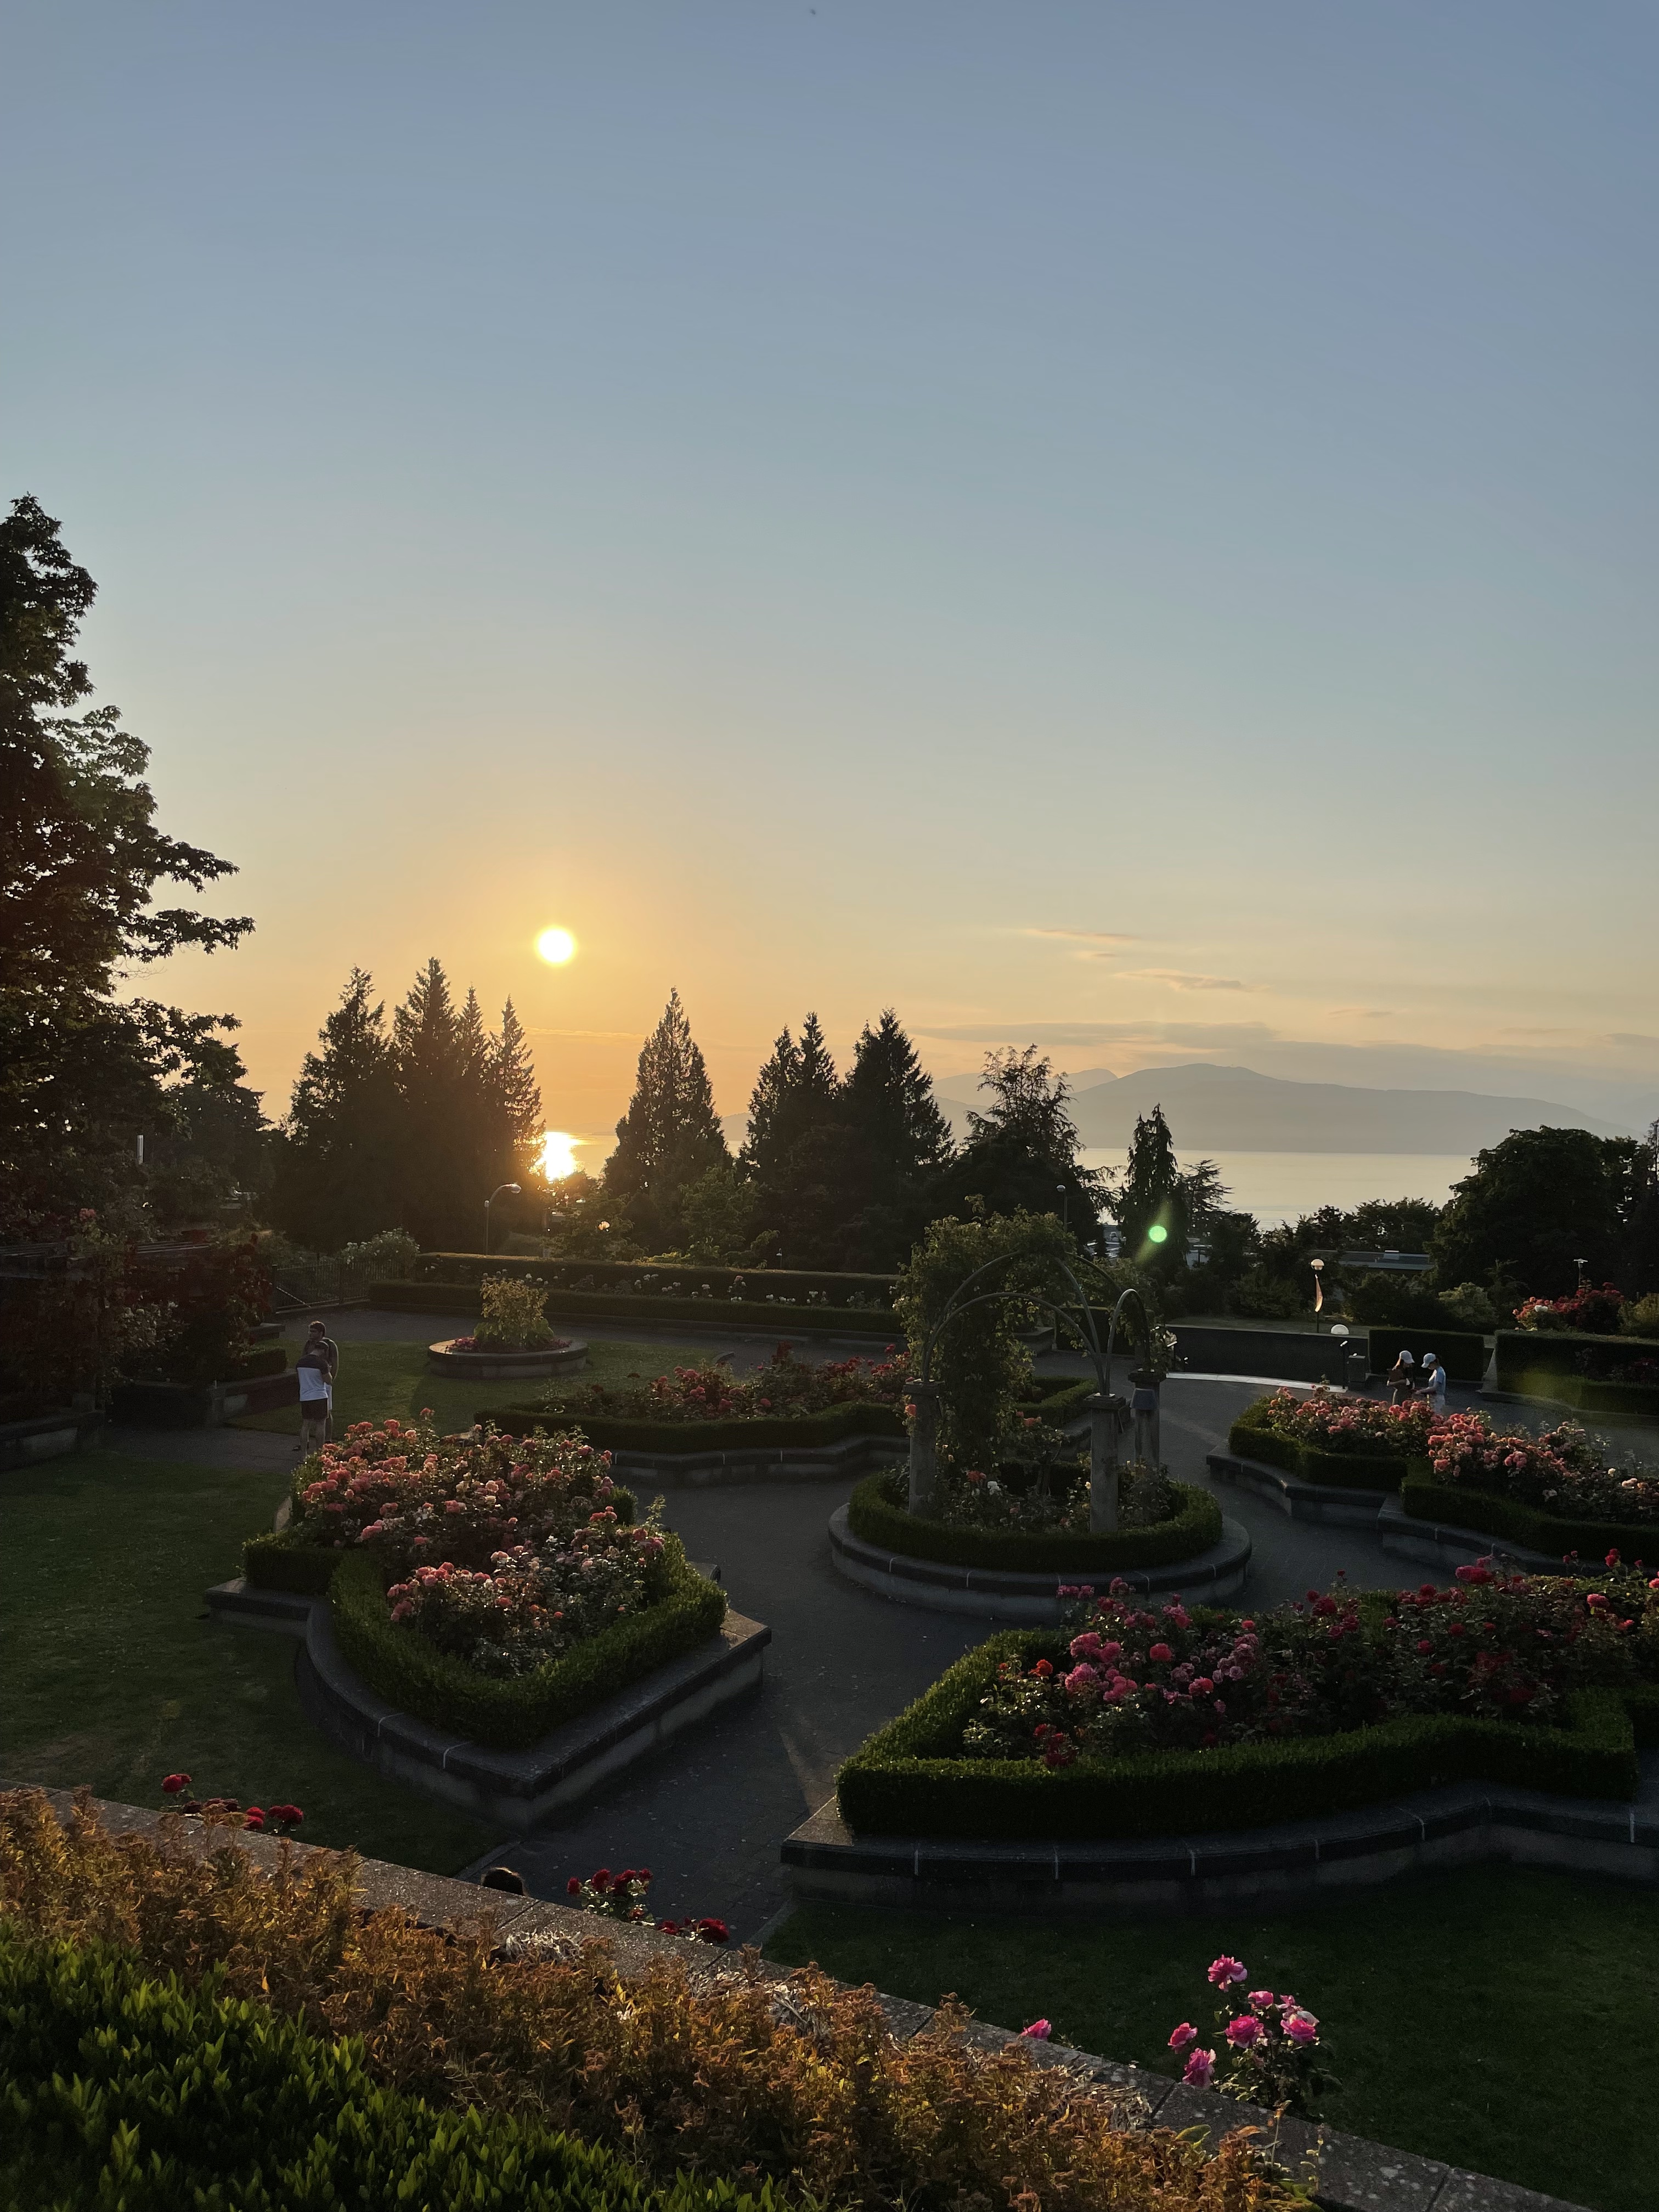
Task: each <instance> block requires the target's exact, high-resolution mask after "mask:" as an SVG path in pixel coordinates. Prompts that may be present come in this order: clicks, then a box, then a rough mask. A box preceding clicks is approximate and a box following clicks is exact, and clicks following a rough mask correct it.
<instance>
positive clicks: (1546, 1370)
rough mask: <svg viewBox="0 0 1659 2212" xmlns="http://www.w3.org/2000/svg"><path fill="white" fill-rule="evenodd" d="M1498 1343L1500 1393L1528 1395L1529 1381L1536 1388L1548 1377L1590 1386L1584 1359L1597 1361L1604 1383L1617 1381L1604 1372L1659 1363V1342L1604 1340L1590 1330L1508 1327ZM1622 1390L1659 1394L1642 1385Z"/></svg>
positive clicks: (1621, 1338)
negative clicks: (1582, 1364) (1642, 1361)
mask: <svg viewBox="0 0 1659 2212" xmlns="http://www.w3.org/2000/svg"><path fill="white" fill-rule="evenodd" d="M1494 1341H1495V1343H1496V1346H1497V1381H1498V1389H1500V1390H1514V1391H1517V1392H1522V1393H1523V1394H1524V1393H1525V1391H1526V1389H1527V1385H1528V1383H1532V1384H1533V1385H1534V1387H1535V1386H1537V1385H1538V1383H1540V1381H1541V1377H1543V1376H1553V1377H1555V1378H1557V1379H1558V1380H1561V1381H1565V1380H1566V1379H1567V1378H1568V1377H1569V1376H1576V1377H1577V1379H1578V1380H1579V1381H1581V1382H1582V1381H1587V1380H1588V1379H1589V1377H1588V1376H1585V1375H1584V1374H1583V1372H1582V1370H1580V1368H1579V1365H1578V1362H1579V1361H1580V1360H1581V1359H1594V1360H1595V1361H1596V1362H1597V1363H1598V1364H1600V1365H1601V1368H1602V1369H1603V1370H1604V1371H1603V1374H1602V1375H1601V1377H1599V1378H1598V1379H1599V1380H1600V1381H1601V1382H1603V1383H1613V1379H1614V1378H1613V1376H1612V1375H1610V1374H1608V1373H1607V1372H1606V1371H1605V1370H1608V1369H1612V1368H1619V1367H1628V1366H1632V1365H1634V1364H1635V1363H1636V1362H1637V1361H1638V1360H1640V1359H1659V1339H1656V1338H1654V1337H1644V1336H1599V1335H1596V1334H1594V1333H1593V1332H1591V1331H1589V1330H1587V1329H1565V1328H1506V1329H1501V1330H1500V1331H1499V1332H1498V1336H1497V1338H1496V1339H1495V1340H1494ZM1619 1387H1628V1388H1630V1389H1638V1390H1647V1389H1656V1390H1659V1386H1656V1385H1652V1384H1649V1383H1632V1384H1630V1385H1628V1386H1619Z"/></svg>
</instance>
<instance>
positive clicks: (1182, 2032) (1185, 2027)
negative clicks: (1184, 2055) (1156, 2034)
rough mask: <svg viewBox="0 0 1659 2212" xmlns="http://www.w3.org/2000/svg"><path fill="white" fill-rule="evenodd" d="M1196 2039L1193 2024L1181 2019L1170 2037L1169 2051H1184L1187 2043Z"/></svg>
mask: <svg viewBox="0 0 1659 2212" xmlns="http://www.w3.org/2000/svg"><path fill="white" fill-rule="evenodd" d="M1197 2041H1198V2030H1197V2029H1196V2028H1195V2027H1194V2026H1193V2024H1192V2022H1191V2021H1189V2020H1183V2021H1182V2023H1181V2025H1180V2027H1178V2028H1176V2032H1175V2033H1174V2034H1173V2035H1172V2036H1171V2037H1170V2050H1171V2051H1184V2050H1185V2049H1186V2048H1187V2045H1188V2044H1189V2043H1196V2042H1197Z"/></svg>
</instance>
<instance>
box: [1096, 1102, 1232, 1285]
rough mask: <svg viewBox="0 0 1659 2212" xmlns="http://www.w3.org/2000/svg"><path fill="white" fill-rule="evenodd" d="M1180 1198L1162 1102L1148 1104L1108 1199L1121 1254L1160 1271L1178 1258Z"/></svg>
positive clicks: (1183, 1216) (1183, 1195)
mask: <svg viewBox="0 0 1659 2212" xmlns="http://www.w3.org/2000/svg"><path fill="white" fill-rule="evenodd" d="M1205 1164H1206V1166H1212V1163H1209V1162H1206V1163H1205ZM1224 1195H1225V1194H1224ZM1186 1201H1187V1192H1186V1190H1185V1188H1184V1187H1183V1184H1182V1174H1181V1164H1180V1162H1179V1161H1178V1160H1177V1159H1176V1149H1175V1139H1174V1138H1173V1137H1172V1136H1171V1135H1170V1125H1169V1123H1168V1122H1167V1121H1165V1120H1164V1109H1163V1107H1162V1106H1154V1107H1153V1108H1152V1112H1151V1113H1150V1114H1140V1115H1137V1116H1136V1117H1135V1133H1134V1135H1133V1137H1132V1138H1131V1139H1130V1140H1129V1164H1128V1166H1127V1169H1126V1170H1124V1176H1123V1180H1122V1182H1121V1183H1120V1184H1119V1185H1118V1187H1117V1188H1116V1189H1115V1191H1114V1192H1113V1194H1112V1196H1111V1200H1110V1201H1109V1202H1110V1206H1111V1211H1112V1218H1113V1219H1114V1220H1115V1222H1116V1223H1117V1225H1118V1229H1119V1231H1120V1232H1121V1237H1122V1240H1123V1256H1124V1258H1125V1259H1127V1260H1129V1261H1135V1262H1138V1263H1139V1264H1140V1265H1142V1266H1150V1265H1154V1264H1156V1265H1158V1267H1160V1269H1162V1270H1167V1269H1168V1268H1169V1267H1171V1266H1173V1265H1178V1264H1180V1263H1181V1262H1182V1261H1184V1260H1185V1258H1186V1254H1187V1245H1188V1206H1187V1202H1186ZM1154 1229H1161V1230H1162V1231H1163V1232H1164V1234H1163V1236H1162V1237H1159V1238H1158V1239H1156V1240H1154V1239H1153V1238H1152V1233H1151V1232H1152V1231H1153V1230H1154Z"/></svg>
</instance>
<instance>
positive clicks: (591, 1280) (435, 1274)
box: [420, 1252, 898, 1308]
mask: <svg viewBox="0 0 1659 2212" xmlns="http://www.w3.org/2000/svg"><path fill="white" fill-rule="evenodd" d="M420 1266H421V1275H422V1280H423V1281H424V1280H427V1279H434V1280H441V1281H444V1282H446V1283H471V1284H472V1285H474V1286H475V1287H476V1285H477V1284H478V1283H480V1282H481V1281H482V1280H483V1278H484V1276H486V1275H528V1276H529V1277H530V1278H531V1279H532V1281H533V1282H538V1283H546V1284H547V1285H549V1286H550V1288H551V1289H554V1290H562V1291H574V1290H577V1289H579V1288H580V1289H583V1290H593V1291H604V1290H605V1287H606V1285H611V1284H615V1285H617V1287H618V1289H622V1290H626V1289H629V1288H630V1287H631V1286H632V1285H634V1284H635V1283H637V1282H638V1281H639V1280H640V1279H641V1277H644V1278H645V1279H647V1281H648V1282H650V1283H651V1284H652V1285H655V1284H657V1283H688V1282H689V1283H694V1284H695V1285H696V1287H697V1289H698V1290H701V1289H702V1287H703V1285H704V1284H705V1283H706V1284H707V1285H708V1288H709V1289H710V1290H711V1291H714V1294H715V1297H716V1298H724V1297H728V1296H729V1294H730V1292H731V1290H732V1285H733V1284H734V1283H738V1282H741V1283H742V1284H744V1286H745V1287H746V1288H749V1289H752V1288H753V1287H754V1285H757V1284H759V1285H762V1286H763V1290H770V1291H777V1292H778V1293H779V1294H780V1296H783V1295H787V1296H788V1297H795V1298H801V1299H805V1297H806V1295H807V1293H808V1291H811V1293H812V1295H813V1296H814V1297H823V1298H825V1299H827V1301H828V1302H829V1304H832V1305H836V1306H846V1305H850V1304H851V1303H852V1301H853V1300H854V1298H879V1299H880V1300H881V1301H882V1302H883V1305H884V1308H885V1306H886V1304H887V1302H888V1301H889V1300H890V1298H891V1297H892V1292H893V1285H894V1284H895V1283H896V1281H897V1280H898V1278H897V1276H896V1275H884V1274H879V1273H877V1274H836V1273H828V1272H826V1271H824V1270H823V1269H818V1270H816V1271H815V1270H813V1269H811V1268H800V1267H701V1266H699V1265H698V1263H697V1262H696V1261H692V1260H688V1261H686V1262H685V1264H684V1267H665V1266H662V1265H659V1264H656V1263H647V1262H646V1261H628V1260H530V1259H526V1258H524V1257H523V1256H522V1255H519V1254H517V1253H510V1254H502V1255H499V1256H495V1257H490V1258H486V1257H485V1255H483V1253H482V1252H424V1253H422V1255H421V1261H420ZM641 1295H643V1296H646V1297H660V1296H661V1292H660V1291H657V1290H656V1289H655V1288H654V1287H653V1288H652V1289H651V1290H649V1291H646V1292H644V1293H641ZM750 1304H765V1299H764V1297H761V1298H758V1299H751V1300H750Z"/></svg>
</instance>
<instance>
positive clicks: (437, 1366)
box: [426, 1337, 587, 1383]
mask: <svg viewBox="0 0 1659 2212" xmlns="http://www.w3.org/2000/svg"><path fill="white" fill-rule="evenodd" d="M454 1341H455V1339H454V1338H453V1337H447V1338H445V1339H443V1340H441V1342H439V1343H437V1344H428V1346H427V1348H426V1364H427V1366H428V1369H429V1370H431V1371H432V1373H433V1374H435V1375H453V1376H456V1377H457V1378H458V1379H459V1380H462V1381H471V1382H473V1383H533V1382H535V1381H536V1380H537V1379H538V1377H539V1376H544V1375H570V1374H574V1372H575V1371H576V1370H577V1369H578V1368H580V1367H586V1364H587V1346H586V1343H585V1342H584V1340H582V1339H581V1338H580V1337H571V1338H568V1339H567V1340H566V1341H565V1342H564V1343H562V1344H550V1345H546V1346H543V1348H542V1349H541V1350H540V1351H538V1352H452V1351H451V1350H450V1348H449V1347H450V1346H451V1345H452V1344H453V1343H454Z"/></svg>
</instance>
